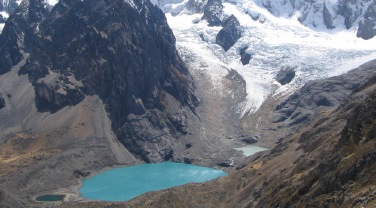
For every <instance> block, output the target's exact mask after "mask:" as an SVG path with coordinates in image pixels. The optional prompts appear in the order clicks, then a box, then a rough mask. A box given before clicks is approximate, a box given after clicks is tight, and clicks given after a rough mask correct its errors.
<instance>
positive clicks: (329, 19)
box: [322, 3, 335, 29]
mask: <svg viewBox="0 0 376 208" xmlns="http://www.w3.org/2000/svg"><path fill="white" fill-rule="evenodd" d="M322 10H323V11H322V12H323V14H322V15H323V19H324V24H325V26H326V27H327V28H328V29H334V28H335V26H334V25H333V17H332V15H331V14H330V12H329V9H328V8H327V7H326V4H325V3H324V5H323V9H322Z"/></svg>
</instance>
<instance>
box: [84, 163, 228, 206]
mask: <svg viewBox="0 0 376 208" xmlns="http://www.w3.org/2000/svg"><path fill="white" fill-rule="evenodd" d="M226 175H227V173H225V172H224V171H222V170H217V169H213V168H207V167H202V166H197V165H191V164H184V163H174V162H163V163H157V164H140V165H136V166H130V167H122V168H113V169H110V170H107V171H104V172H102V173H100V174H98V175H95V176H93V177H91V178H88V179H86V180H84V181H83V184H82V186H81V188H80V189H79V192H80V195H81V197H83V198H86V199H91V200H101V201H127V200H130V199H132V198H134V197H137V196H139V195H141V194H144V193H146V192H149V191H157V190H162V189H166V188H171V187H174V186H180V185H183V184H187V183H200V182H205V181H209V180H212V179H215V178H219V177H222V176H226Z"/></svg>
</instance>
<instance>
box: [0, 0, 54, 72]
mask: <svg viewBox="0 0 376 208" xmlns="http://www.w3.org/2000/svg"><path fill="white" fill-rule="evenodd" d="M48 13H49V12H48V10H47V8H46V4H45V3H44V2H43V1H38V0H25V1H23V2H22V3H21V5H20V6H19V7H18V8H17V9H16V10H15V11H14V13H13V15H11V16H10V17H9V19H8V21H7V24H5V26H4V29H3V32H2V33H1V35H0V63H1V64H0V74H4V73H6V72H8V71H9V70H10V69H11V67H12V66H14V65H16V64H17V63H18V62H20V61H21V60H22V59H23V54H24V53H27V52H29V51H30V43H31V42H32V41H33V39H34V35H35V33H36V30H37V27H36V26H37V25H38V24H39V23H40V22H41V21H42V20H43V19H44V18H45V17H46V16H47V15H48Z"/></svg>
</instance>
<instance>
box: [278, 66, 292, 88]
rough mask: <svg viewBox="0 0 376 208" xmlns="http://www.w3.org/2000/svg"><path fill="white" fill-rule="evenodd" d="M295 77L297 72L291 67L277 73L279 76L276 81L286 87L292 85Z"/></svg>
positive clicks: (283, 68)
mask: <svg viewBox="0 0 376 208" xmlns="http://www.w3.org/2000/svg"><path fill="white" fill-rule="evenodd" d="M294 77H295V70H294V68H291V67H282V69H281V70H279V72H278V73H277V76H276V77H275V79H276V80H277V82H279V83H280V84H281V85H286V84H288V83H290V82H291V81H292V80H293V79H294Z"/></svg>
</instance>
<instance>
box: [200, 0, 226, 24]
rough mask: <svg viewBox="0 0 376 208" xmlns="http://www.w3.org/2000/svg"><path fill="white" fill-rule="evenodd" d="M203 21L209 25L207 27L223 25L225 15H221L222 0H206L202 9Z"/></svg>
mask: <svg viewBox="0 0 376 208" xmlns="http://www.w3.org/2000/svg"><path fill="white" fill-rule="evenodd" d="M201 19H203V20H206V21H207V22H208V23H209V26H221V25H223V24H224V21H225V15H224V13H223V5H222V0H208V2H207V3H206V5H205V7H204V15H203V16H202V18H201Z"/></svg>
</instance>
